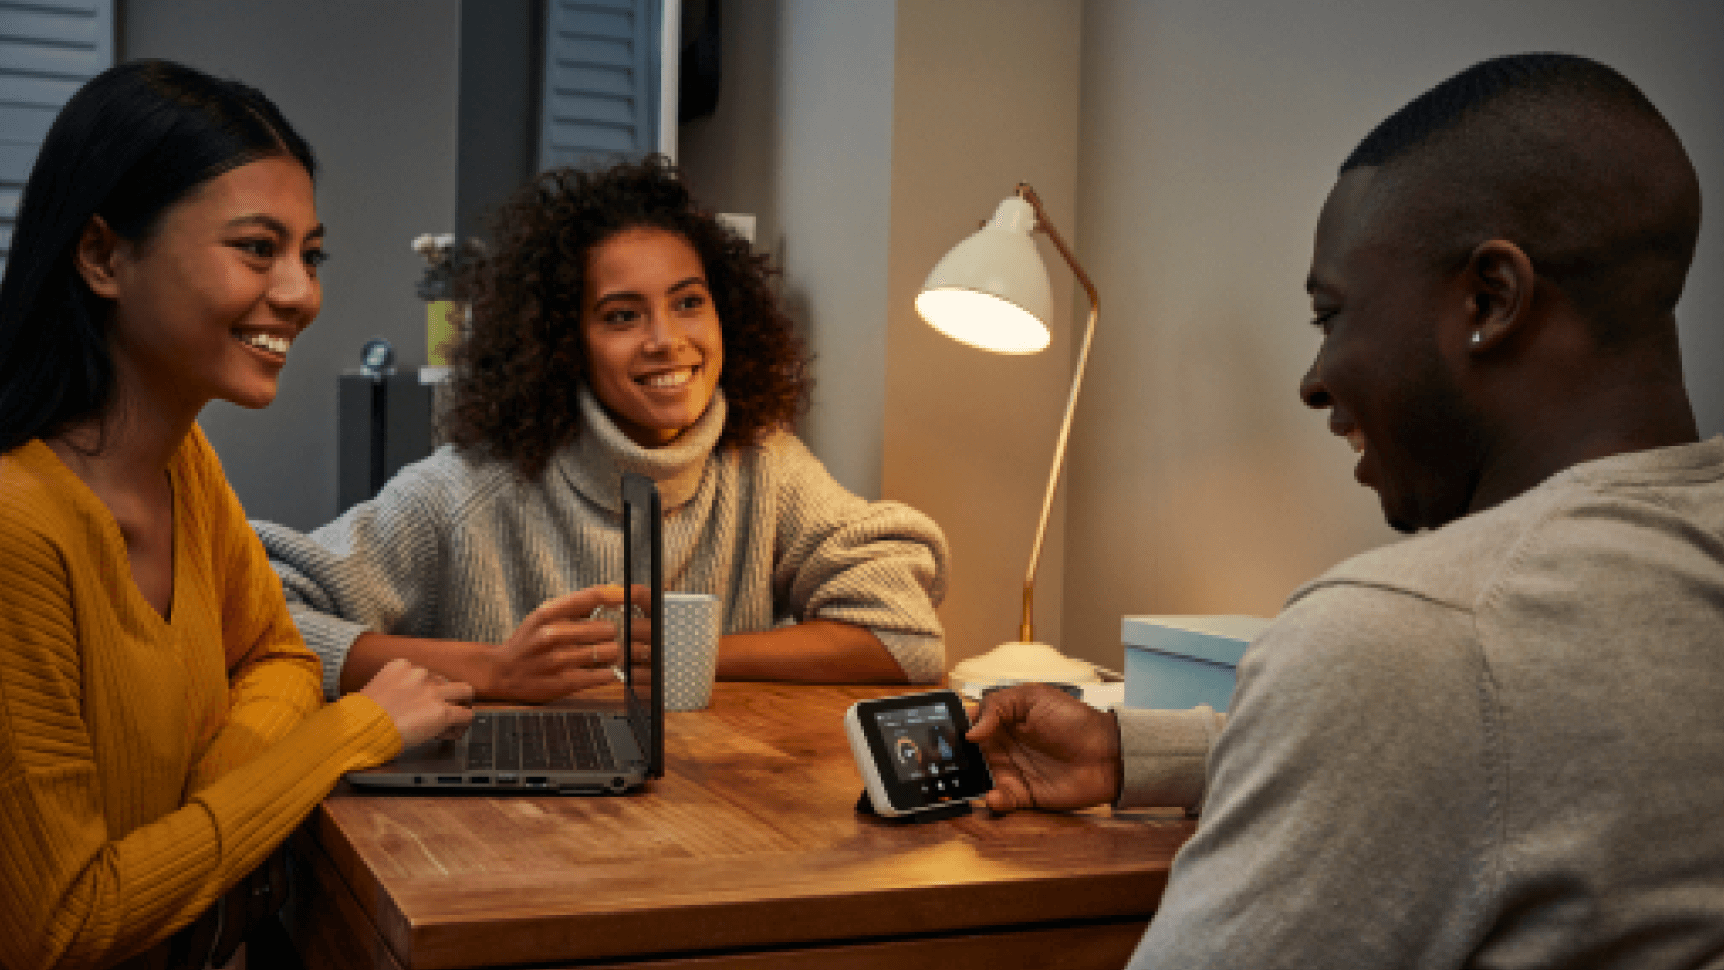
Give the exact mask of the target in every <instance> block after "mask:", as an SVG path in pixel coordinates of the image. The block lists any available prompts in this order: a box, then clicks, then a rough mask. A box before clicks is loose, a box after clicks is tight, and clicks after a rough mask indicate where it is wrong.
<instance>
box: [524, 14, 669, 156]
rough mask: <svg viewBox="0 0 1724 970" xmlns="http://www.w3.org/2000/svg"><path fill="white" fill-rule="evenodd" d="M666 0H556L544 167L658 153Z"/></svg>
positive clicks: (549, 45)
mask: <svg viewBox="0 0 1724 970" xmlns="http://www.w3.org/2000/svg"><path fill="white" fill-rule="evenodd" d="M662 9H663V6H662V3H661V2H660V0H551V3H550V7H549V9H548V10H547V11H546V17H545V86H544V91H543V98H542V100H541V102H540V104H541V105H542V108H541V111H542V121H541V125H540V129H539V169H540V170H541V171H543V170H544V169H547V168H551V167H554V166H558V165H582V164H594V163H604V162H608V161H613V160H616V159H620V158H639V157H640V156H642V155H646V154H648V153H650V152H654V151H657V150H658V148H659V146H658V128H659V45H660V43H661V41H660V33H661V30H662V21H661V17H662Z"/></svg>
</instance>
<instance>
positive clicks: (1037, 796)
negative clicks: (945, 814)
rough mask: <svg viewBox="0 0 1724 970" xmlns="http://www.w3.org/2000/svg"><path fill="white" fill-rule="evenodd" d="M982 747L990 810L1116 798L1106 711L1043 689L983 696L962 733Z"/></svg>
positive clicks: (1113, 736) (1114, 743)
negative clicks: (976, 714) (989, 776)
mask: <svg viewBox="0 0 1724 970" xmlns="http://www.w3.org/2000/svg"><path fill="white" fill-rule="evenodd" d="M966 736H967V737H968V738H969V739H970V740H971V741H974V742H976V743H977V744H978V745H980V746H981V748H982V753H983V754H984V755H985V756H986V757H987V759H988V770H990V771H992V772H993V774H994V790H993V791H990V792H988V797H987V805H988V807H989V808H991V809H993V810H994V811H996V812H1009V811H1012V810H1014V809H1019V808H1047V809H1070V808H1087V807H1089V806H1091V805H1101V804H1104V803H1107V802H1111V801H1113V800H1114V798H1115V797H1116V796H1117V795H1118V793H1119V784H1120V771H1121V768H1120V760H1119V726H1118V725H1117V724H1116V723H1115V722H1114V717H1113V715H1112V714H1103V713H1102V712H1100V711H1098V710H1096V709H1095V708H1093V707H1090V706H1089V705H1088V704H1085V703H1084V702H1083V701H1080V700H1078V699H1077V698H1075V697H1072V696H1071V695H1070V694H1067V693H1066V692H1065V691H1062V690H1058V689H1056V688H1053V687H1049V686H1047V685H1046V684H1020V685H1019V686H1017V687H1010V688H1007V689H1005V690H1001V691H995V692H994V693H992V694H989V695H988V696H987V697H984V698H982V707H981V713H980V716H979V717H977V718H976V723H975V726H974V727H972V728H970V733H969V734H968V735H966Z"/></svg>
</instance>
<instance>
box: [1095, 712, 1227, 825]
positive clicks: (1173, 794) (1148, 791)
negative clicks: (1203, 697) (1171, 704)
mask: <svg viewBox="0 0 1724 970" xmlns="http://www.w3.org/2000/svg"><path fill="white" fill-rule="evenodd" d="M1115 713H1116V716H1117V717H1118V719H1119V754H1120V760H1121V762H1123V769H1122V778H1121V784H1120V793H1119V800H1118V801H1116V802H1114V807H1115V808H1122V809H1123V808H1150V807H1157V808H1165V807H1174V808H1183V809H1185V810H1186V811H1187V812H1192V813H1195V812H1196V811H1197V809H1199V808H1200V807H1201V806H1202V805H1203V793H1204V788H1205V786H1206V783H1207V781H1208V764H1209V749H1210V746H1211V744H1212V743H1213V741H1214V738H1215V735H1216V734H1217V733H1218V732H1219V731H1220V728H1221V723H1222V721H1223V719H1224V716H1223V715H1220V714H1217V713H1215V711H1214V710H1212V709H1211V708H1210V707H1209V705H1207V704H1205V705H1201V706H1199V707H1195V708H1192V709H1191V710H1189V711H1151V710H1137V709H1133V708H1123V707H1122V708H1120V709H1119V710H1118V711H1116V712H1115Z"/></svg>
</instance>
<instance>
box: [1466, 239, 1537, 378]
mask: <svg viewBox="0 0 1724 970" xmlns="http://www.w3.org/2000/svg"><path fill="white" fill-rule="evenodd" d="M1466 276H1467V282H1468V284H1469V285H1471V287H1472V291H1473V292H1472V313H1471V314H1470V315H1469V316H1470V319H1469V321H1468V326H1469V327H1470V328H1471V329H1470V331H1469V332H1468V334H1467V337H1466V339H1467V350H1468V351H1470V352H1473V353H1478V352H1481V351H1487V350H1490V349H1491V348H1493V347H1495V346H1497V345H1498V344H1501V343H1502V342H1503V341H1505V340H1507V339H1508V338H1509V337H1510V336H1511V335H1513V334H1514V333H1515V332H1516V331H1517V330H1519V329H1520V328H1521V327H1522V326H1524V325H1525V323H1526V321H1527V319H1528V317H1529V315H1530V313H1529V311H1530V310H1531V309H1532V297H1533V290H1534V284H1535V283H1536V281H1537V276H1536V274H1535V273H1534V272H1533V268H1532V258H1531V257H1529V256H1527V254H1526V251H1525V250H1523V249H1521V248H1520V247H1519V246H1517V245H1515V244H1514V243H1512V242H1509V241H1508V240H1506V239H1491V240H1488V241H1486V242H1482V243H1480V244H1479V245H1478V248H1477V249H1474V250H1473V252H1472V255H1471V256H1470V257H1468V259H1467V269H1466Z"/></svg>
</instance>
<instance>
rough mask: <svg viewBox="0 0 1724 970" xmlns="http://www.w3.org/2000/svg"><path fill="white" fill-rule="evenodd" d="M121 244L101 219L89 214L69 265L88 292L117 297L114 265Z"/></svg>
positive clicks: (117, 286) (117, 287)
mask: <svg viewBox="0 0 1724 970" xmlns="http://www.w3.org/2000/svg"><path fill="white" fill-rule="evenodd" d="M124 245H125V240H124V239H121V238H120V234H119V233H117V232H115V231H114V230H112V229H110V228H108V223H107V222H106V221H105V220H103V219H102V217H101V216H96V215H93V216H91V217H90V221H89V222H86V223H84V231H83V232H82V233H80V234H79V235H78V245H77V246H75V247H74V248H73V250H72V263H73V265H74V266H76V267H77V268H78V275H79V276H82V277H83V278H84V285H86V286H88V287H89V288H90V292H92V293H94V294H96V295H97V296H103V297H107V298H108V299H110V300H113V299H117V298H118V296H119V284H118V283H117V282H116V280H117V277H118V273H117V269H118V266H117V263H118V262H119V256H120V249H121V247H122V246H124Z"/></svg>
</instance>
